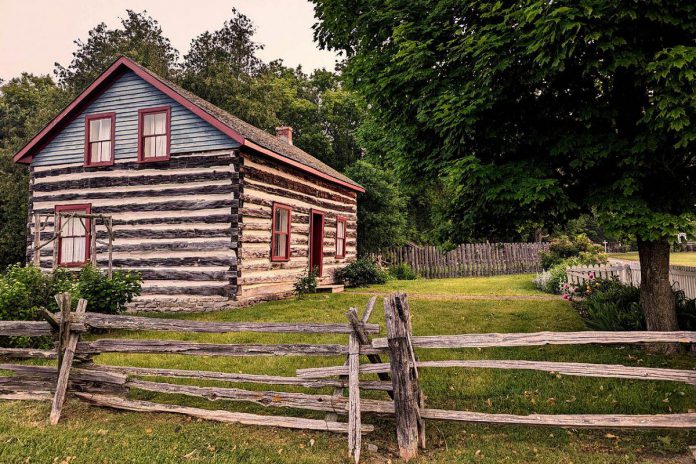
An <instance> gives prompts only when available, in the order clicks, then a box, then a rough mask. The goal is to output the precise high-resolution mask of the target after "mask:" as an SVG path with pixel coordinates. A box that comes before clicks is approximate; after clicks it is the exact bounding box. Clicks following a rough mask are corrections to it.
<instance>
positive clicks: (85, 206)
mask: <svg viewBox="0 0 696 464" xmlns="http://www.w3.org/2000/svg"><path fill="white" fill-rule="evenodd" d="M54 211H55V213H56V216H57V220H58V222H57V227H60V221H61V220H62V219H61V217H60V215H58V213H62V212H65V211H82V212H84V213H85V214H90V213H91V212H92V204H91V203H81V204H78V205H56V206H55V209H54ZM91 227H92V224H91V219H89V218H87V219H85V260H84V261H82V262H70V263H64V262H63V256H62V254H61V249H62V248H63V247H62V241H63V239H62V238H61V239H59V240H58V243H57V244H55V245H54V246H57V247H58V266H63V267H81V266H84V265H85V264H87V263H88V262H89V258H90V254H89V252H90V249H89V248H90V241H91V240H90V239H91V237H90V232H91Z"/></svg>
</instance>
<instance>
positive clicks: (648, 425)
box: [421, 408, 696, 429]
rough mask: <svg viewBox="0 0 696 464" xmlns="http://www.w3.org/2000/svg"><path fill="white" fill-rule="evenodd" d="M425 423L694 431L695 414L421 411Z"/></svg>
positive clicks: (695, 426) (695, 424)
mask: <svg viewBox="0 0 696 464" xmlns="http://www.w3.org/2000/svg"><path fill="white" fill-rule="evenodd" d="M421 416H422V417H423V418H426V419H437V420H455V421H462V422H470V423H483V424H498V425H540V426H548V427H561V428H597V429H601V428H609V429H623V428H630V429H693V428H696V413H682V414H653V415H649V414H553V415H551V414H530V415H527V416H525V415H515V414H488V413H480V412H470V411H447V410H443V409H427V408H426V409H423V410H421Z"/></svg>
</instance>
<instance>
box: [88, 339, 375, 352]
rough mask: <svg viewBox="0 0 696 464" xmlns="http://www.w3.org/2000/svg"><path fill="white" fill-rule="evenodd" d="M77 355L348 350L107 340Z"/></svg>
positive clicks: (342, 347) (342, 349)
mask: <svg viewBox="0 0 696 464" xmlns="http://www.w3.org/2000/svg"><path fill="white" fill-rule="evenodd" d="M360 350H361V353H362V354H367V353H374V352H375V351H374V350H373V349H372V348H371V347H363V346H361V347H360ZM363 351H364V352H363ZM77 352H78V353H80V354H97V353H169V354H185V355H199V356H341V355H346V354H348V349H347V347H346V346H345V345H312V344H287V345H234V344H214V343H197V342H184V341H176V340H129V339H108V338H104V339H100V340H96V341H93V342H81V343H78V345H77Z"/></svg>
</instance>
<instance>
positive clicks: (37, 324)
mask: <svg viewBox="0 0 696 464" xmlns="http://www.w3.org/2000/svg"><path fill="white" fill-rule="evenodd" d="M56 299H57V301H58V303H59V306H60V308H61V312H60V313H57V314H51V313H49V312H47V311H42V312H41V314H42V315H43V316H44V318H45V319H46V321H0V336H10V337H14V336H27V337H36V336H47V335H52V336H54V338H55V339H56V340H57V346H56V348H55V349H52V350H44V349H33V348H0V358H12V359H44V360H45V359H57V360H58V366H57V367H56V366H38V365H31V364H19V363H14V364H13V363H9V362H2V363H0V371H2V372H10V373H11V375H9V376H7V375H0V399H5V400H47V401H52V408H51V415H50V423H51V424H53V425H55V424H57V423H58V422H59V420H60V417H61V412H62V407H63V402H64V400H65V398H66V395H68V394H72V395H73V396H75V397H77V398H79V399H80V400H82V401H85V402H88V403H90V404H93V405H96V406H101V407H108V408H113V409H121V410H128V411H136V412H147V413H155V412H166V413H174V414H183V415H187V416H191V417H196V418H201V419H207V420H215V421H220V422H228V423H241V424H247V425H260V426H271V427H286V428H296V429H309V430H320V431H327V432H339V433H345V434H347V435H348V447H347V455H349V456H350V457H351V458H352V459H353V460H354V461H355V462H356V463H357V462H358V461H359V460H360V454H361V447H362V440H361V435H362V434H363V433H367V432H370V431H372V430H374V427H373V426H371V425H366V424H364V422H363V419H364V413H371V414H381V415H387V416H393V417H394V420H395V436H396V441H397V444H398V447H399V454H400V456H401V457H402V458H403V459H405V460H409V459H411V458H414V457H416V456H417V455H418V452H419V451H418V450H419V449H420V448H425V446H426V440H425V420H454V421H462V422H468V423H486V424H517V425H535V426H551V427H569V428H579V427H585V428H665V429H694V428H696V413H673V414H653V415H649V414H642V415H626V414H557V415H552V414H546V415H545V414H530V415H514V414H490V413H480V412H472V411H458V410H446V409H435V408H430V407H427V406H426V404H425V401H426V399H427V395H426V394H425V393H424V392H423V391H422V389H421V386H420V382H419V378H420V376H421V375H422V374H421V370H423V369H432V368H484V369H517V370H521V369H524V370H537V371H545V372H555V373H558V374H563V375H569V376H588V377H615V378H624V379H643V380H663V381H673V382H682V383H687V384H689V385H696V371H693V370H679V369H666V368H649V367H642V366H636V367H634V366H623V365H604V364H589V363H574V362H549V361H533V360H514V359H513V360H501V359H473V360H472V359H453V360H437V361H420V360H419V358H418V356H417V353H416V350H421V349H458V348H484V347H521V346H542V345H580V344H632V343H686V344H693V343H696V332H687V331H682V332H537V333H507V334H499V333H483V334H460V335H434V336H415V335H413V333H412V326H411V314H410V310H409V304H408V300H407V298H406V296H405V295H403V294H393V295H390V296H389V297H387V298H385V299H384V311H385V321H386V326H387V337H386V338H377V339H372V338H371V335H372V334H376V333H378V332H380V327H379V326H378V325H376V324H369V323H368V322H367V321H368V319H369V317H370V314H371V313H372V310H373V307H374V305H375V300H376V297H373V298H372V299H371V300H370V301H369V303H368V305H367V307H366V309H365V311H364V313H363V316H362V317H361V318H359V317H358V312H357V310H356V309H355V308H350V310H349V311H348V312H347V314H346V316H347V318H348V321H347V323H343V324H340V323H314V322H197V321H186V320H176V319H159V318H147V317H138V316H113V315H104V314H94V313H89V312H85V310H86V309H87V306H88V302H87V301H85V300H80V302H79V304H78V306H77V310H76V311H74V312H73V311H72V308H71V298H70V295H69V294H65V293H64V294H59V295H56ZM92 329H95V330H97V332H98V333H103V331H104V330H110V329H118V330H127V331H139V330H148V331H150V330H155V331H169V332H198V333H228V332H266V333H294V334H345V335H347V336H348V337H347V338H348V339H347V340H346V344H345V345H342V344H308V343H301V344H263V345H253V344H213V343H199V342H192V341H180V340H160V339H141V338H135V339H127V338H123V339H109V338H99V339H96V340H90V341H80V337H81V335H82V334H83V333H87V332H90V331H91V330H92ZM104 352H112V353H150V354H166V353H176V354H180V355H190V356H302V357H311V356H340V357H343V359H345V362H344V363H343V364H342V365H339V366H331V367H320V368H316V367H313V368H305V369H298V370H297V371H296V375H295V376H278V375H264V374H244V373H238V372H237V373H233V372H214V371H196V370H182V369H167V368H153V367H131V366H107V365H98V364H94V363H92V358H93V357H94V356H95V355H97V354H99V353H104ZM381 355H386V356H388V357H389V361H388V362H386V360H385V361H382V359H381V358H380V356H381ZM363 357H364V358H366V359H367V360H368V361H369V363H361V362H360V361H361V358H363ZM73 364H74V365H73ZM375 374H376V375H378V377H377V379H375V380H368V379H367V378H365V377H366V376H368V375H375ZM141 377H146V378H152V377H163V378H172V379H205V380H216V381H220V382H227V383H232V384H235V383H256V384H266V385H274V386H279V385H294V386H301V387H305V388H309V389H313V388H326V387H330V388H334V389H335V390H334V393H333V394H315V393H299V392H286V391H279V389H273V390H268V391H261V390H246V389H243V388H232V387H219V386H216V387H212V386H196V385H187V384H181V383H170V382H163V381H152V380H143V379H141ZM132 389H136V390H144V391H150V392H155V393H164V394H179V395H186V396H193V397H199V398H205V399H208V400H211V401H215V400H226V401H243V402H251V403H255V404H258V405H261V406H265V407H269V408H276V407H281V408H292V409H301V410H310V411H321V412H324V413H327V416H326V418H325V419H311V418H304V417H295V416H280V415H274V414H264V415H259V414H250V413H240V412H233V411H227V410H210V409H202V408H195V407H187V406H180V405H177V404H175V403H174V404H171V403H166V404H165V403H158V402H152V401H138V400H132V399H129V398H128V397H127V394H128V392H129V391H130V390H132ZM345 390H348V396H345V395H344V391H345ZM362 390H376V391H382V392H383V394H384V399H373V398H361V391H362ZM387 394H388V395H389V396H387ZM338 415H343V416H347V421H339V420H338Z"/></svg>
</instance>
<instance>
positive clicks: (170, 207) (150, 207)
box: [32, 196, 237, 214]
mask: <svg viewBox="0 0 696 464" xmlns="http://www.w3.org/2000/svg"><path fill="white" fill-rule="evenodd" d="M34 201H36V199H35V200H34ZM236 205H237V200H233V199H232V197H231V196H230V198H229V199H224V200H172V201H160V202H151V203H123V204H120V205H108V206H93V207H92V214H114V213H125V212H128V213H135V212H150V211H195V210H199V209H217V208H233V207H235V206H236ZM32 213H39V214H52V213H53V208H38V209H34V210H33V211H32Z"/></svg>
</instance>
